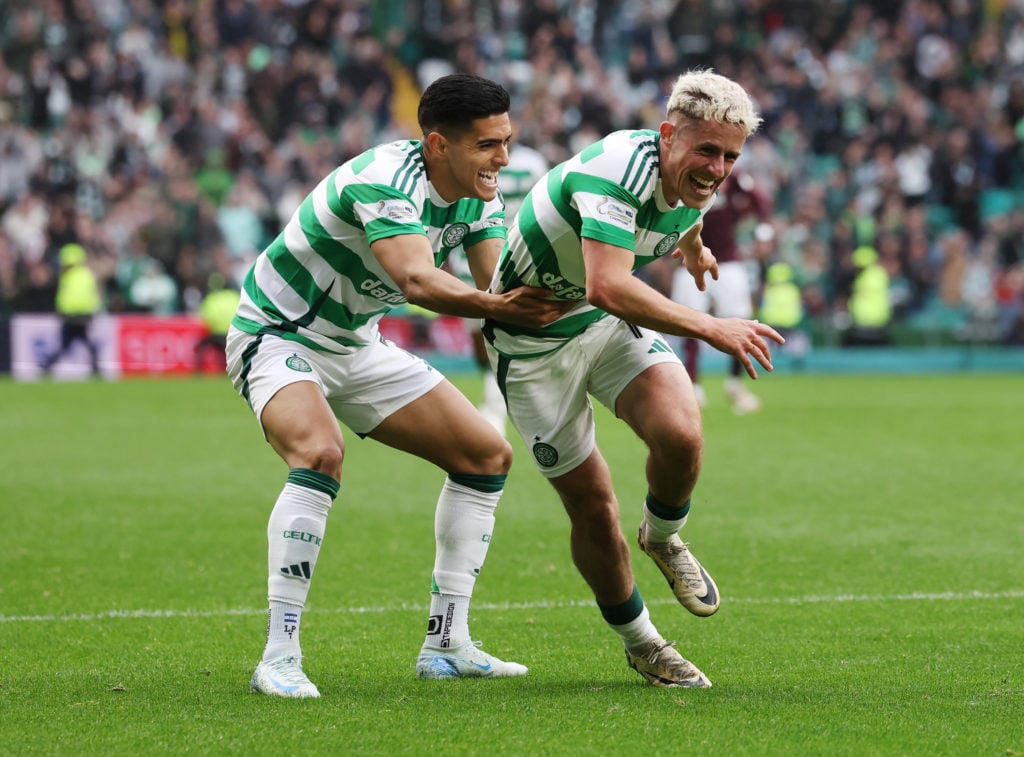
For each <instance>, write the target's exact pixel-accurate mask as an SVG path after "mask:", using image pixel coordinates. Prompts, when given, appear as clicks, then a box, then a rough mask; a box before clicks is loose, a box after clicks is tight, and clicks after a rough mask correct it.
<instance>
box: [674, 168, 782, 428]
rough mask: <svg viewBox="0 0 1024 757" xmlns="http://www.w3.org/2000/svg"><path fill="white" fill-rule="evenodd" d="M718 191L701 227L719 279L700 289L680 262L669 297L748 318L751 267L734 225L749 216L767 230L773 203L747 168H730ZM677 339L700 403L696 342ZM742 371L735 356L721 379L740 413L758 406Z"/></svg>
mask: <svg viewBox="0 0 1024 757" xmlns="http://www.w3.org/2000/svg"><path fill="white" fill-rule="evenodd" d="M718 194H719V196H718V198H717V199H716V200H715V204H714V205H712V206H711V209H710V210H708V212H707V213H706V214H705V216H704V228H703V230H702V231H701V238H702V239H703V241H704V244H705V245H706V246H707V247H708V248H709V249H710V250H711V252H712V253H713V254H714V256H715V258H716V259H717V260H718V280H717V281H710V282H709V283H708V285H707V288H706V290H705V291H703V292H702V291H700V290H699V289H697V285H696V284H695V283H694V280H693V277H692V276H690V274H689V273H688V272H687V271H686V268H683V267H678V268H676V269H675V272H674V274H673V277H672V292H671V297H672V299H673V300H675V301H676V302H679V303H681V304H683V305H686V306H688V307H691V308H693V309H694V310H699V311H701V312H702V313H711V314H712V315H715V316H717V317H719V318H752V317H753V312H754V301H753V295H752V293H751V285H750V282H751V272H750V270H749V268H748V266H747V263H746V261H745V260H744V258H743V252H742V250H741V249H740V246H739V244H738V242H737V238H736V236H737V229H738V228H739V227H740V226H742V225H743V224H745V223H748V222H749V223H750V224H752V225H753V224H760V225H759V226H758V233H764V232H765V230H770V229H771V227H770V226H769V225H768V223H769V221H770V220H771V203H770V202H769V201H768V199H767V198H766V197H765V196H764V195H763V194H761V193H760V192H758V191H757V189H756V188H755V187H754V180H753V178H752V177H751V176H750V175H749V174H745V173H744V174H741V173H739V172H737V173H734V174H733V175H732V176H731V177H729V179H728V180H726V182H725V183H724V184H722V186H721V187H720V188H719V190H718ZM677 344H678V343H677ZM681 345H682V346H681V350H682V353H683V354H682V357H683V362H684V364H685V365H686V371H687V373H689V374H690V379H691V380H692V381H693V387H694V389H695V390H696V392H697V400H698V402H699V403H700V405H701V406H702V407H703V406H704V404H705V403H706V401H707V398H706V394H705V392H704V388H703V387H702V386H701V385H700V367H699V354H700V342H699V341H698V340H696V339H682V340H681ZM742 371H743V366H742V365H741V364H740V361H739V360H737V359H736V358H733V359H732V360H731V362H730V365H729V375H728V377H727V378H726V380H725V392H726V395H727V396H728V397H729V401H730V402H731V403H732V406H733V410H735V411H736V412H737V413H740V414H745V413H752V412H755V411H757V410H759V409H760V408H761V400H760V399H758V398H757V396H756V395H754V394H753V393H752V392H751V391H750V390H749V389H747V387H746V386H745V385H744V383H743V379H742V377H741V374H742Z"/></svg>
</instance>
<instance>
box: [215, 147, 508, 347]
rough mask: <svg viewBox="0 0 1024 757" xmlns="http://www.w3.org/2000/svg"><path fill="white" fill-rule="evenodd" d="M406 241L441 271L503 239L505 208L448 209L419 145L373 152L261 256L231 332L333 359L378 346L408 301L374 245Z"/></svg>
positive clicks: (473, 203) (328, 181) (319, 189)
mask: <svg viewBox="0 0 1024 757" xmlns="http://www.w3.org/2000/svg"><path fill="white" fill-rule="evenodd" d="M399 234H422V235H424V236H426V237H427V239H428V240H429V241H430V246H431V248H432V249H433V250H434V265H436V266H438V267H440V266H441V265H442V264H443V263H444V261H445V259H446V258H447V257H448V255H449V254H451V253H452V252H453V251H456V250H457V251H459V252H460V253H461V252H464V248H465V247H471V246H473V245H475V244H477V243H479V242H481V241H483V240H485V239H488V238H491V237H498V238H501V239H504V238H505V213H504V205H503V204H502V202H501V200H500V199H498V198H496V199H494V200H492V201H490V202H486V203H485V202H484V201H483V200H478V199H473V198H463V199H460V200H456V201H455V202H452V203H448V202H445V201H444V200H443V199H441V197H440V195H438V193H437V192H436V190H435V189H434V187H433V185H432V184H431V183H430V181H429V180H428V178H427V173H426V166H425V163H424V161H423V151H422V148H421V145H420V143H419V142H418V141H414V140H409V141H399V142H391V143H389V144H385V145H380V146H378V147H376V148H373V149H371V150H367V151H366V152H364V153H363V154H362V155H359V156H357V157H355V158H353V159H352V160H350V161H348V162H347V163H345V164H344V165H341V166H339V167H338V168H336V169H335V170H334V171H332V172H331V173H330V175H328V176H327V177H326V178H325V179H324V180H323V181H321V182H320V183H319V184H318V185H317V186H316V188H315V189H313V191H312V192H310V193H309V194H308V195H307V196H306V198H305V199H304V200H303V201H302V204H301V205H300V206H299V208H298V210H296V211H295V214H294V215H293V216H292V218H291V220H290V221H288V223H287V224H286V225H285V227H284V229H283V230H282V231H281V233H280V234H278V236H277V238H276V239H275V240H274V241H273V242H271V243H270V245H268V246H267V248H266V249H265V250H264V251H263V252H262V253H261V254H260V255H259V257H258V258H257V259H256V262H255V263H254V264H253V266H252V268H251V269H250V270H249V273H248V275H247V276H246V278H245V283H244V285H243V287H242V298H241V302H240V303H239V306H238V311H237V313H236V314H235V318H234V320H233V321H232V323H233V325H234V326H235V327H236V328H239V329H241V330H242V331H246V332H248V333H250V334H259V333H272V334H277V335H278V336H281V337H283V338H285V339H292V340H294V341H297V342H302V343H303V344H306V345H308V346H309V347H312V348H313V349H318V350H322V351H325V352H335V353H346V352H350V351H351V350H352V349H354V348H357V347H360V346H362V345H366V344H369V343H371V342H372V341H373V340H374V339H376V338H377V334H378V330H377V324H378V322H379V321H380V319H381V318H382V317H383V316H384V315H385V314H386V313H387V312H388V311H390V310H392V309H394V308H396V307H398V306H400V305H403V304H404V303H405V301H406V300H405V295H404V294H403V293H402V291H401V290H400V289H399V288H398V286H397V285H396V284H395V282H394V280H393V279H392V278H391V277H390V276H389V275H388V273H387V271H385V270H384V267H383V266H382V265H381V264H380V263H379V262H378V261H377V258H376V257H375V256H374V254H373V251H372V250H371V249H370V245H371V244H372V243H373V242H375V241H377V240H378V239H385V238H387V237H393V236H397V235H399Z"/></svg>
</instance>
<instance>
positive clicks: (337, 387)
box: [226, 327, 444, 436]
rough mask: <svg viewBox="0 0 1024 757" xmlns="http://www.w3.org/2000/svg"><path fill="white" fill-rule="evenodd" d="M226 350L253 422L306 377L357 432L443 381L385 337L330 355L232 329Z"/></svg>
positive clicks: (234, 381)
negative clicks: (274, 399) (279, 395)
mask: <svg viewBox="0 0 1024 757" xmlns="http://www.w3.org/2000/svg"><path fill="white" fill-rule="evenodd" d="M226 353H227V371H228V376H230V377H231V383H232V384H233V385H234V387H235V391H237V392H238V393H239V394H240V395H241V396H242V398H243V399H245V400H246V401H247V402H248V403H249V406H250V407H251V408H252V409H253V412H254V413H256V419H257V420H259V419H260V416H261V415H262V413H263V408H264V407H266V406H267V403H268V402H270V400H271V398H272V397H273V396H274V395H275V394H277V393H278V392H279V391H280V390H281V389H282V388H284V387H286V386H288V385H289V384H294V383H296V382H297V381H312V382H313V383H315V384H317V385H318V386H319V387H320V390H321V391H322V392H323V393H324V397H326V398H327V403H328V404H329V405H330V406H331V409H332V410H333V411H334V416H335V417H336V418H337V419H338V420H339V421H341V422H342V423H344V424H345V425H346V426H348V427H349V428H350V429H352V431H354V432H355V433H356V434H358V435H359V436H366V435H367V434H368V433H370V432H371V431H373V429H375V428H376V427H377V426H378V425H379V424H380V422H381V421H383V420H384V419H385V418H387V417H388V416H390V415H391V414H393V413H394V412H396V411H397V410H400V409H401V408H403V407H405V406H406V405H408V404H409V403H411V402H413V401H414V400H417V399H419V398H420V397H422V396H423V395H424V394H426V393H427V392H429V391H430V390H431V389H433V388H434V387H435V386H437V385H438V384H439V383H441V382H442V381H443V380H444V376H443V375H441V373H440V372H439V371H437V370H435V369H434V368H433V367H432V366H431V365H429V364H428V363H427V362H426V361H425V360H423V359H422V358H419V357H416V356H415V355H413V354H411V353H409V352H406V351H405V350H403V349H402V348H401V347H398V346H396V345H395V344H394V343H392V342H389V341H387V340H386V339H380V340H378V341H375V342H373V343H371V344H369V345H367V346H366V347H360V348H358V349H356V350H354V351H353V352H352V353H350V354H347V355H334V354H329V353H326V352H319V351H317V350H313V349H310V348H309V347H306V346H305V345H303V344H299V343H298V342H293V341H290V340H288V339H282V338H281V337H279V336H274V335H273V334H261V335H259V336H254V335H253V334H247V333H245V332H243V331H239V330H238V329H236V328H234V327H232V328H231V329H230V331H228V337H227V350H226Z"/></svg>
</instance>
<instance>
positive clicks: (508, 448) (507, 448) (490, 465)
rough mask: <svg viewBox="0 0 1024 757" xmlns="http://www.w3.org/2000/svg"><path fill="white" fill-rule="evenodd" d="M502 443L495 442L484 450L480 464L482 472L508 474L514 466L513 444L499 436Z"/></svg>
mask: <svg viewBox="0 0 1024 757" xmlns="http://www.w3.org/2000/svg"><path fill="white" fill-rule="evenodd" d="M499 439H500V444H495V445H493V446H491V447H490V448H488V449H487V450H486V451H485V452H483V453H482V454H481V456H480V458H479V462H478V465H480V466H481V468H482V470H481V471H480V472H481V473H488V474H502V475H504V474H506V473H508V472H509V470H510V469H511V468H512V445H511V444H509V443H508V440H507V439H504V438H502V437H499Z"/></svg>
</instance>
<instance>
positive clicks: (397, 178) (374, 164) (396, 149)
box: [342, 139, 426, 191]
mask: <svg viewBox="0 0 1024 757" xmlns="http://www.w3.org/2000/svg"><path fill="white" fill-rule="evenodd" d="M342 168H343V169H344V173H346V174H348V176H349V177H351V178H352V179H353V180H356V181H358V182H361V183H366V184H383V185H386V186H393V187H395V188H398V189H404V190H405V191H409V189H411V188H412V186H414V185H415V183H416V182H418V181H422V180H425V179H426V164H425V163H424V161H423V151H422V149H421V147H420V142H418V141H416V140H410V139H403V140H396V141H394V142H385V143H384V144H380V145H377V146H376V147H371V148H370V149H368V150H366V151H365V152H363V153H361V154H359V155H357V156H356V157H354V158H352V159H351V160H349V161H348V162H347V163H345V165H344V166H342Z"/></svg>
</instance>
